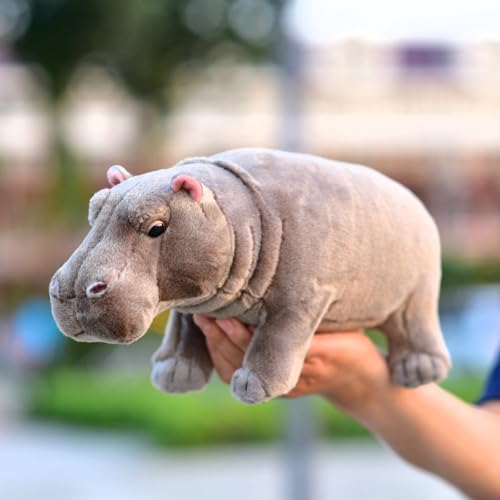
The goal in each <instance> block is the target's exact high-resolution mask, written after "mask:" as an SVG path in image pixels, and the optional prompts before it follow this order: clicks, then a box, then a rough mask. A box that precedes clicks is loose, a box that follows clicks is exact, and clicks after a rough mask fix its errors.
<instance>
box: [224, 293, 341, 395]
mask: <svg viewBox="0 0 500 500" xmlns="http://www.w3.org/2000/svg"><path fill="white" fill-rule="evenodd" d="M331 302H332V299H331V297H326V296H325V297H323V300H318V302H317V303H316V304H315V305H316V307H311V308H309V310H308V312H304V313H303V314H300V313H299V312H297V311H299V310H300V308H297V309H296V310H290V309H282V310H281V311H280V312H277V313H274V314H268V315H267V317H266V321H265V323H263V324H262V325H260V326H259V327H257V328H256V330H255V332H254V334H253V336H252V341H251V343H250V345H249V347H248V349H247V351H246V353H245V358H244V360H243V366H242V367H241V368H240V369H239V370H236V372H235V373H234V374H233V378H232V380H231V391H232V393H233V395H234V396H235V397H236V398H238V399H239V400H240V401H242V402H243V403H249V404H253V403H262V402H264V401H267V400H269V399H272V398H275V397H278V396H282V395H284V394H287V393H288V392H290V391H291V390H292V389H293V388H294V387H295V385H296V384H297V382H298V379H299V376H300V373H301V371H302V367H303V364H304V359H305V357H306V354H307V351H308V349H309V345H310V343H311V339H312V337H313V335H314V333H315V331H316V329H317V327H318V326H319V324H320V322H321V319H322V318H323V315H324V314H325V311H326V310H327V308H328V306H329V305H330V304H331Z"/></svg>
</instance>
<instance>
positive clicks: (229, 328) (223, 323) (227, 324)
mask: <svg viewBox="0 0 500 500" xmlns="http://www.w3.org/2000/svg"><path fill="white" fill-rule="evenodd" d="M215 322H216V323H217V324H218V325H219V326H220V327H221V328H222V329H223V330H224V332H225V333H227V334H228V335H231V334H232V333H233V332H234V324H233V322H232V321H231V320H230V319H228V318H225V319H217V320H215Z"/></svg>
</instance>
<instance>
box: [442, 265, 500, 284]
mask: <svg viewBox="0 0 500 500" xmlns="http://www.w3.org/2000/svg"><path fill="white" fill-rule="evenodd" d="M442 270H443V275H442V276H443V277H442V288H443V290H449V289H451V288H455V287H459V286H464V285H474V284H481V283H484V284H486V283H500V261H499V260H489V261H488V260H485V261H471V260H464V259H454V258H450V257H448V258H446V257H445V258H443V263H442Z"/></svg>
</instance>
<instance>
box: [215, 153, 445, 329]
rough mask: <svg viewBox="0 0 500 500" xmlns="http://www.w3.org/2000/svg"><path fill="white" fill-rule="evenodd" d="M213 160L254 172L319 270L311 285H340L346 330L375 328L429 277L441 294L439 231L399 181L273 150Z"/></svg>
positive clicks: (339, 310) (310, 274)
mask: <svg viewBox="0 0 500 500" xmlns="http://www.w3.org/2000/svg"><path fill="white" fill-rule="evenodd" d="M212 159H213V160H223V161H226V162H230V163H232V164H234V165H237V166H238V167H239V168H242V169H244V170H245V171H246V172H248V174H250V176H251V177H252V178H253V179H254V180H255V182H256V184H257V186H258V187H259V190H260V191H261V192H262V196H263V197H264V198H265V199H266V202H267V203H269V205H270V206H272V207H273V209H274V210H275V211H276V212H277V213H279V215H280V216H281V218H282V219H283V220H286V228H285V231H286V234H285V238H287V239H288V240H289V241H292V245H294V246H295V247H296V248H297V253H299V254H300V257H301V258H303V259H306V260H309V261H311V262H314V263H316V265H315V266H314V267H313V266H309V267H308V268H307V276H305V277H304V278H305V279H317V278H319V279H324V280H325V281H328V282H330V281H333V282H335V283H336V284H337V286H338V288H339V293H340V294H341V296H342V298H341V300H338V301H337V302H336V305H335V304H334V306H333V309H332V311H331V314H330V316H332V317H335V318H336V320H338V321H339V323H342V322H343V320H344V319H345V320H347V318H348V317H349V318H355V319H356V321H355V322H354V323H350V326H353V327H355V326H360V327H361V326H375V325H377V324H380V323H381V322H382V321H383V320H384V319H386V317H387V316H388V315H389V314H391V312H393V311H394V310H395V309H396V308H398V307H399V306H400V305H401V303H402V302H403V301H404V299H405V298H406V297H408V296H409V295H410V294H411V293H412V291H413V290H414V289H415V288H416V287H417V286H418V285H419V284H420V283H421V282H422V280H425V279H427V278H426V276H429V279H433V280H434V281H435V282H434V283H430V284H429V286H430V287H431V288H437V287H438V286H439V276H440V271H439V268H440V243H439V235H438V232H437V228H436V225H435V223H434V221H433V219H432V217H431V216H430V214H429V213H428V212H427V210H426V209H425V207H424V206H423V204H422V203H421V202H420V200H419V199H418V198H417V197H416V196H415V195H414V194H413V193H411V192H410V191H409V190H408V189H407V188H405V187H404V186H402V185H401V184H399V183H397V182H395V181H394V180H392V179H390V178H388V177H386V176H385V175H383V174H381V173H379V172H377V171H375V170H373V169H371V168H368V167H364V166H361V165H353V164H349V163H343V162H338V161H333V160H327V159H324V158H320V157H317V156H312V155H305V154H298V153H289V152H284V151H277V150H270V149H238V150H232V151H227V152H224V153H220V154H218V155H216V156H214V157H212ZM315 272H317V273H318V276H314V274H315ZM367 305H368V306H367ZM339 314H340V315H346V317H345V318H339ZM343 326H345V322H344V324H343Z"/></svg>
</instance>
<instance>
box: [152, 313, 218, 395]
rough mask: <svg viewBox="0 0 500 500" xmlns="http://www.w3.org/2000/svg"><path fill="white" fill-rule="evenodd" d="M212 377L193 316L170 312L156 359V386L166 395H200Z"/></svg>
mask: <svg viewBox="0 0 500 500" xmlns="http://www.w3.org/2000/svg"><path fill="white" fill-rule="evenodd" d="M211 374H212V361H211V359H210V356H209V354H208V351H207V346H206V343H205V337H204V336H203V334H202V333H201V330H200V329H199V328H198V327H197V326H196V325H195V324H194V322H193V317H192V315H191V314H184V313H180V312H177V311H175V310H172V311H170V317H169V319H168V324H167V327H166V328H165V335H164V337H163V341H162V343H161V345H160V347H159V348H158V350H157V351H156V352H155V354H154V356H153V370H152V373H151V380H152V382H153V384H154V385H155V386H156V387H158V389H160V390H162V391H164V392H189V391H199V390H200V389H203V387H205V385H206V384H207V382H208V381H209V379H210V375H211Z"/></svg>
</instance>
